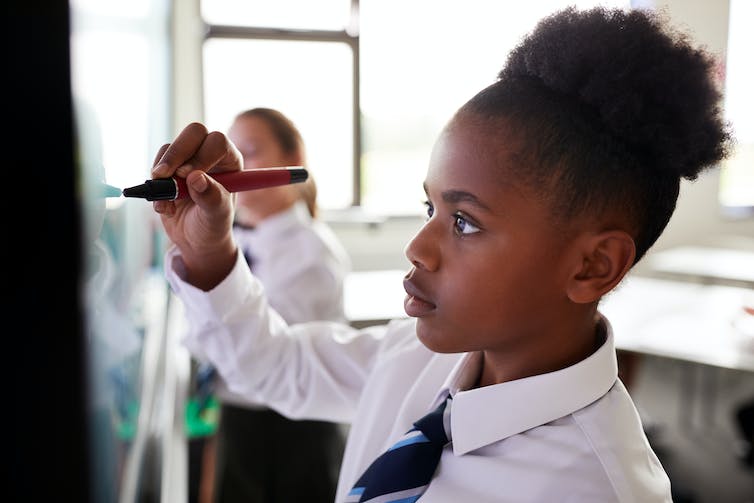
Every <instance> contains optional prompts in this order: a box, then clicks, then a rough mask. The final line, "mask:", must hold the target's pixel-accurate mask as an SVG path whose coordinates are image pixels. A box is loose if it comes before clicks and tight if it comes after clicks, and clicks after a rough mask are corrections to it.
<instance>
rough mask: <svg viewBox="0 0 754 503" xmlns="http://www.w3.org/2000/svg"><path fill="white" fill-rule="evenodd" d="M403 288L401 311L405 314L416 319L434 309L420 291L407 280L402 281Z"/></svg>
mask: <svg viewBox="0 0 754 503" xmlns="http://www.w3.org/2000/svg"><path fill="white" fill-rule="evenodd" d="M403 288H404V289H405V290H406V299H405V300H404V301H403V309H404V310H405V311H406V314H407V315H409V316H411V317H414V318H418V317H421V316H424V315H426V314H428V313H429V312H431V311H433V310H434V309H435V305H434V304H432V303H431V302H429V301H428V300H426V299H425V298H424V294H422V292H421V290H419V289H418V288H416V286H414V284H413V283H412V282H411V281H410V280H408V279H404V280H403Z"/></svg>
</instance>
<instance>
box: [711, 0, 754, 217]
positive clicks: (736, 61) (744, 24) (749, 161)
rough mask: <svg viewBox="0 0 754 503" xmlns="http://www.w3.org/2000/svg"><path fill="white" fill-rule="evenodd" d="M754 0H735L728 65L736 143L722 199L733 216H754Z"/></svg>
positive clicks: (728, 105) (729, 114)
mask: <svg viewBox="0 0 754 503" xmlns="http://www.w3.org/2000/svg"><path fill="white" fill-rule="evenodd" d="M751 19H754V4H753V3H751V2H747V1H745V0H731V2H730V23H729V25H728V50H727V62H726V68H725V116H726V119H727V120H729V121H730V122H731V124H732V125H733V130H734V131H733V134H734V136H735V139H736V146H735V151H734V153H733V155H732V156H731V157H730V158H729V159H727V160H725V161H724V162H723V169H722V173H721V175H720V191H719V199H720V204H721V206H722V209H723V212H724V213H725V214H726V215H728V216H731V217H745V216H749V217H751V216H754V99H753V98H752V96H751V90H752V89H754V68H753V67H752V64H751V61H750V59H751V54H750V49H751V47H754V31H752V30H751V27H750V26H749V25H748V23H749V21H750V20H751Z"/></svg>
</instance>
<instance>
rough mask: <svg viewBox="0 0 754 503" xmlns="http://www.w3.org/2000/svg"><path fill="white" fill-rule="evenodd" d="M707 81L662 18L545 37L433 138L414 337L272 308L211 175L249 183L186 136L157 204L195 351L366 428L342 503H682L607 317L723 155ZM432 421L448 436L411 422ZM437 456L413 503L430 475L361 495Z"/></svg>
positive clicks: (298, 407)
mask: <svg viewBox="0 0 754 503" xmlns="http://www.w3.org/2000/svg"><path fill="white" fill-rule="evenodd" d="M712 66H713V63H712V60H711V58H710V57H708V56H707V55H706V54H705V53H703V52H702V51H700V50H697V49H694V48H692V47H690V46H689V44H688V41H687V40H686V39H685V38H684V37H683V36H679V35H676V34H674V33H672V32H671V31H670V30H668V29H667V28H665V27H664V26H663V24H662V23H661V21H660V20H659V19H657V18H656V17H655V16H654V15H653V14H651V13H649V12H645V11H629V12H624V11H620V10H605V9H602V8H596V9H593V10H589V11H584V12H580V11H577V10H574V9H567V10H564V11H561V12H559V13H556V14H554V15H552V16H550V17H548V18H546V19H544V20H543V21H542V22H541V23H540V24H539V25H538V26H537V27H536V29H535V30H534V31H533V32H532V33H531V34H530V35H529V36H527V37H526V38H525V39H524V40H523V41H522V42H521V44H520V45H519V46H518V47H517V48H516V49H515V50H514V51H513V52H512V53H511V54H510V56H509V58H508V61H507V63H506V65H505V67H504V68H503V69H502V71H501V72H500V74H499V77H498V79H497V80H496V81H495V82H494V83H492V84H491V85H490V86H489V87H487V88H485V89H483V90H482V91H481V92H479V93H478V94H477V95H476V96H474V97H472V98H471V100H470V101H468V102H467V103H466V104H465V105H463V106H462V107H461V108H460V110H458V112H457V113H456V114H455V115H454V116H453V117H452V118H451V120H450V121H449V123H448V124H447V126H446V128H445V129H444V130H443V132H442V133H441V134H440V137H439V138H438V140H437V143H436V145H435V147H434V149H433V152H432V156H431V159H430V162H429V168H428V171H427V176H426V181H425V184H424V188H425V191H426V193H427V221H426V223H425V225H424V226H423V227H422V228H421V230H420V231H419V232H418V234H417V235H416V236H415V237H414V238H413V239H412V241H411V242H410V243H409V244H408V246H407V247H406V256H407V257H408V259H409V260H410V262H411V264H412V267H411V268H410V270H409V271H408V272H407V274H406V277H405V280H404V287H405V290H406V294H407V295H406V299H405V309H406V313H407V314H408V315H409V316H410V317H411V318H409V319H408V320H403V321H394V322H392V323H390V324H388V325H387V326H385V327H381V328H372V329H365V330H360V331H359V330H354V329H351V328H349V327H348V326H346V325H338V324H333V323H305V324H297V325H287V324H286V323H284V322H283V321H282V320H281V318H280V317H279V316H278V315H277V314H276V313H275V312H274V311H273V310H271V309H270V308H269V306H268V303H267V300H266V298H265V294H264V290H263V288H262V287H261V285H260V284H259V282H258V281H256V280H255V279H254V278H253V276H252V275H251V274H250V273H249V272H248V269H247V268H246V267H245V266H244V263H243V258H242V257H241V255H240V254H239V253H238V247H237V245H236V244H235V242H234V241H233V238H232V235H231V230H230V228H231V225H230V224H231V220H232V204H231V198H230V196H229V194H228V193H227V191H225V190H224V189H223V188H222V187H220V186H219V185H218V184H217V183H215V182H214V180H212V179H211V178H209V177H207V176H205V175H204V173H203V172H204V171H207V170H217V171H221V170H237V169H239V168H240V166H241V161H240V158H239V155H238V152H237V151H236V150H235V149H234V148H233V146H232V144H231V143H230V142H229V141H228V139H227V138H226V137H225V136H224V135H222V134H219V133H207V130H206V128H204V126H202V125H201V124H191V125H189V126H188V127H187V128H186V129H184V131H183V132H181V133H180V134H179V136H178V137H177V138H176V140H175V142H174V143H173V144H172V145H170V146H165V147H164V148H163V149H162V150H161V151H160V156H159V157H158V159H159V161H158V163H157V165H156V166H155V169H154V171H153V176H155V177H165V176H169V175H172V174H174V173H176V174H178V175H179V176H186V177H187V180H188V184H189V187H190V191H191V199H190V200H183V201H177V202H168V201H159V202H156V203H155V210H156V211H157V212H158V213H160V214H161V218H162V222H163V225H164V227H165V230H166V232H167V233H168V235H169V236H170V238H171V239H172V241H173V243H174V246H173V247H172V249H171V250H169V252H168V254H167V257H166V273H167V277H168V279H169V281H170V283H171V285H172V288H173V289H174V290H175V291H176V292H177V294H178V295H179V296H180V298H181V299H183V301H184V302H185V304H186V306H187V309H186V312H187V315H188V316H189V318H190V319H191V320H192V323H191V326H192V327H193V330H192V332H191V333H190V334H187V336H186V339H185V344H186V346H187V347H188V348H190V350H191V351H192V352H194V353H195V354H198V355H202V356H203V357H205V358H208V359H209V360H211V361H213V362H214V363H215V365H216V366H217V367H218V369H219V371H220V373H221V374H222V375H223V376H224V377H225V378H226V380H227V382H228V383H229V384H230V386H231V387H232V388H233V389H234V390H235V391H236V392H239V393H242V394H244V395H246V396H253V397H258V398H263V399H264V400H265V402H266V403H267V404H268V405H270V406H271V407H274V408H275V409H276V410H278V411H280V412H281V413H282V414H285V415H287V416H290V417H310V418H319V419H329V420H332V421H351V422H352V426H351V430H350V435H349V439H348V444H347V446H346V452H345V456H344V459H343V465H342V469H341V473H340V479H339V486H338V492H337V496H336V500H337V501H339V502H344V501H369V500H373V498H376V499H374V501H392V500H401V501H404V500H405V501H415V500H416V499H417V498H418V497H422V501H432V502H438V501H440V502H457V501H474V502H499V501H515V502H526V501H538V502H551V501H580V502H581V501H599V502H607V501H626V502H628V501H630V502H635V501H641V502H654V501H670V500H671V490H670V482H669V480H668V477H667V475H666V474H665V472H664V470H663V468H662V466H661V465H660V463H659V461H658V460H657V457H656V456H655V454H654V453H653V452H652V450H651V448H650V446H649V445H648V442H647V440H646V438H645V436H644V433H643V430H642V425H641V422H640V419H639V417H638V415H637V413H636V409H635V407H634V405H633V403H632V401H631V398H630V397H629V395H628V393H627V392H626V389H625V387H624V386H623V384H622V383H621V382H620V380H619V379H618V378H617V366H616V356H615V347H614V338H613V333H612V329H611V327H610V323H609V320H607V319H605V317H603V316H602V315H601V314H600V312H599V310H598V304H599V301H600V299H601V298H602V296H603V295H605V294H606V293H608V292H610V291H611V290H612V289H613V288H615V287H616V285H618V283H619V282H620V281H621V279H622V278H623V277H624V276H625V275H626V273H627V272H628V271H629V270H630V269H631V267H632V266H633V265H634V264H635V263H636V261H637V260H639V259H640V258H641V257H642V256H643V255H644V253H645V252H646V251H647V249H648V248H649V247H650V246H651V245H652V244H653V243H654V242H655V240H656V239H657V237H658V236H659V235H660V234H661V232H662V230H663V229H664V227H665V225H666V224H667V222H668V220H669V218H670V216H671V214H672V213H673V210H674V207H675V202H676V199H677V196H678V191H679V184H680V179H681V178H688V179H693V178H695V177H696V176H697V175H698V173H699V172H700V171H701V170H702V169H703V168H705V167H707V166H711V165H713V164H714V163H716V162H717V161H719V160H720V159H721V158H723V157H724V156H725V154H726V148H727V142H728V140H729V137H728V133H727V131H726V128H725V127H724V124H723V123H722V121H721V118H720V110H719V109H718V99H719V96H718V92H717V89H716V88H715V86H714V84H713V81H712V80H711V69H712ZM368 294H369V292H364V295H368ZM438 405H439V408H438V412H437V414H436V415H435V416H437V417H439V418H440V419H441V420H442V423H440V424H439V426H438V425H435V426H433V427H432V428H435V429H434V430H432V431H430V430H431V428H429V427H426V424H427V423H429V422H431V421H432V419H431V418H427V419H424V418H423V419H422V420H421V421H418V422H416V423H414V422H415V421H416V420H417V419H418V418H420V417H422V416H424V415H425V414H426V413H427V412H428V411H430V410H432V409H434V408H435V407H436V406H438ZM443 407H444V409H443ZM412 424H415V427H416V428H418V431H411V432H409V435H408V436H407V437H403V435H404V434H405V433H406V432H407V431H409V430H410V429H412ZM437 439H439V440H440V441H441V445H440V447H439V448H438V449H437V452H436V454H437V455H438V456H439V462H438V464H437V465H436V468H435V467H431V468H429V469H428V470H427V472H428V473H429V475H430V476H432V475H433V477H432V478H431V480H430V479H427V480H425V481H423V482H421V481H419V482H413V485H410V484H409V485H406V486H399V482H403V481H404V479H409V478H412V477H413V473H410V472H411V471H412V468H414V467H415V465H416V466H418V462H412V463H409V465H408V466H406V467H402V468H398V469H394V470H393V471H392V472H391V473H392V475H390V476H388V477H387V480H383V482H386V483H387V485H388V486H391V487H387V488H385V486H383V485H381V484H380V483H379V482H376V483H374V484H373V483H372V482H371V480H369V477H370V475H371V474H372V473H377V472H380V471H381V470H382V468H381V466H382V462H377V464H376V465H374V467H373V468H369V469H368V470H367V468H368V467H369V466H370V464H371V463H372V462H373V460H375V458H377V457H378V456H380V454H381V453H382V452H383V451H385V450H386V449H388V448H390V447H391V445H393V444H394V443H395V442H396V441H397V440H401V442H400V444H401V445H403V444H406V445H405V446H403V447H395V448H394V449H392V450H391V451H390V452H391V453H394V454H396V453H397V456H398V457H400V456H401V455H402V453H406V452H409V450H410V449H409V446H410V445H414V444H417V443H418V444H423V445H429V444H432V443H433V442H434V441H435V440H437ZM442 444H444V446H443V445H442ZM291 456H295V453H291ZM386 456H391V454H389V453H388V454H386ZM435 462H437V461H435ZM365 470H367V473H366V474H365V476H364V477H362V473H364V472H365ZM404 475H405V476H404ZM409 475H411V476H409ZM417 480H418V479H417ZM292 483H293V482H292ZM386 493H387V494H389V495H385V494H386ZM401 498H403V499H401Z"/></svg>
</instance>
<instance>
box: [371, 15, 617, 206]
mask: <svg viewBox="0 0 754 503" xmlns="http://www.w3.org/2000/svg"><path fill="white" fill-rule="evenodd" d="M572 3H573V2H565V1H556V0H550V1H537V2H522V3H516V4H512V3H510V2H500V1H499V0H468V1H465V2H442V1H437V0H412V1H411V2H405V1H401V0H362V1H361V4H360V5H361V14H360V23H361V31H360V44H361V108H362V114H363V129H364V150H363V154H362V155H363V157H362V177H363V178H362V180H363V182H362V190H363V193H362V202H363V205H364V206H365V208H366V209H368V210H370V211H373V212H379V213H388V214H390V213H392V214H396V213H404V214H405V213H414V214H415V213H418V212H420V211H423V206H422V205H421V204H420V203H421V201H423V200H424V197H425V196H424V193H423V190H422V181H423V180H424V175H425V172H426V168H427V163H428V161H429V154H430V150H431V148H432V145H433V143H434V141H435V138H436V137H437V135H438V133H439V132H440V129H441V128H442V127H443V126H444V125H445V122H446V121H447V120H448V119H449V118H450V116H451V115H452V114H453V113H454V112H455V110H456V109H457V108H458V107H460V106H461V105H462V104H463V103H464V102H466V101H467V100H468V99H469V98H471V96H473V95H474V94H475V93H476V92H478V91H479V90H481V89H482V88H483V87H484V86H486V85H488V84H490V83H492V82H493V80H494V79H495V76H496V74H497V72H498V71H499V70H500V68H501V67H502V66H503V64H504V62H505V58H506V56H507V53H508V51H510V50H511V49H512V48H513V46H514V45H515V44H516V42H517V41H518V39H519V38H520V37H521V36H523V35H524V34H525V33H527V32H528V31H530V30H531V29H532V28H533V27H534V25H535V24H536V22H537V21H538V20H539V19H540V18H542V17H543V16H545V15H547V14H549V13H551V12H553V11H555V10H558V9H560V8H563V7H565V6H567V5H569V4H572ZM576 4H577V5H578V6H579V7H591V6H594V5H597V4H603V5H614V6H628V1H611V2H596V1H591V2H590V1H581V2H576ZM397 12H399V13H400V15H399V16H397V15H396V13H397Z"/></svg>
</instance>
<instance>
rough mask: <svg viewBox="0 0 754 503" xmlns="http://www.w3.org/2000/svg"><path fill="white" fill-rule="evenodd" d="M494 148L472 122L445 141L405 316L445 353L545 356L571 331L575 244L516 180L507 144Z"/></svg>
mask: <svg viewBox="0 0 754 503" xmlns="http://www.w3.org/2000/svg"><path fill="white" fill-rule="evenodd" d="M487 134H488V133H487ZM489 141H490V140H488V139H487V137H485V132H483V130H482V128H480V127H479V126H476V125H475V123H474V122H473V121H469V120H468V118H467V119H464V118H463V116H460V117H457V118H455V119H454V120H453V122H452V123H451V124H450V127H449V128H448V129H446V131H445V132H444V133H443V134H442V135H441V136H440V138H439V139H438V141H437V143H436V144H435V147H434V150H433V152H432V156H431V160H430V165H429V170H428V172H427V177H426V181H425V191H426V194H427V221H426V223H425V224H424V226H423V227H422V228H421V229H420V230H419V232H418V233H417V235H416V236H415V237H414V238H413V239H412V240H411V241H410V242H409V244H408V245H407V247H406V256H407V257H408V259H409V261H410V262H411V264H412V265H413V267H412V268H411V269H410V271H409V273H408V274H407V275H406V279H405V281H404V286H405V289H406V292H407V295H406V299H405V303H404V307H405V310H406V313H407V314H408V315H409V316H412V317H416V318H417V334H418V337H419V339H420V340H421V341H422V342H423V343H424V344H425V345H426V346H427V347H428V348H429V349H432V350H433V351H437V352H441V353H451V352H466V351H476V350H488V351H489V352H491V353H494V352H496V351H499V352H500V353H499V354H501V355H512V354H514V353H512V351H514V352H515V351H518V353H516V354H520V352H521V351H523V352H532V353H537V352H539V350H540V349H541V348H542V347H543V346H545V345H546V343H547V341H548V340H552V339H548V335H551V334H552V331H557V330H562V328H560V325H561V323H559V321H560V316H559V312H561V310H563V309H565V308H566V306H567V303H568V298H567V295H566V293H565V283H566V279H567V278H568V276H569V272H572V271H569V270H568V269H569V267H568V266H567V263H568V261H567V260H566V258H565V257H567V256H568V253H569V250H568V242H567V241H566V240H565V238H563V236H564V233H563V232H562V231H559V230H558V229H556V228H554V226H553V224H552V223H551V220H552V219H551V218H550V217H549V213H548V207H547V206H546V205H545V204H544V203H543V202H542V201H541V199H539V198H537V197H535V196H534V194H533V192H532V191H531V190H529V189H527V188H526V187H525V186H522V185H519V184H518V182H517V180H516V179H514V178H512V175H511V173H512V170H510V169H509V168H510V166H511V164H510V163H511V162H512V161H511V160H510V159H511V157H510V156H508V155H507V153H508V152H509V149H508V148H507V147H506V145H505V144H504V143H501V142H505V138H504V137H503V138H501V137H500V136H497V137H496V138H495V140H494V141H495V142H496V145H495V147H494V148H490V146H488V145H486V143H487V142H489ZM492 152H496V153H495V154H493V153H492ZM491 353H490V354H491Z"/></svg>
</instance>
